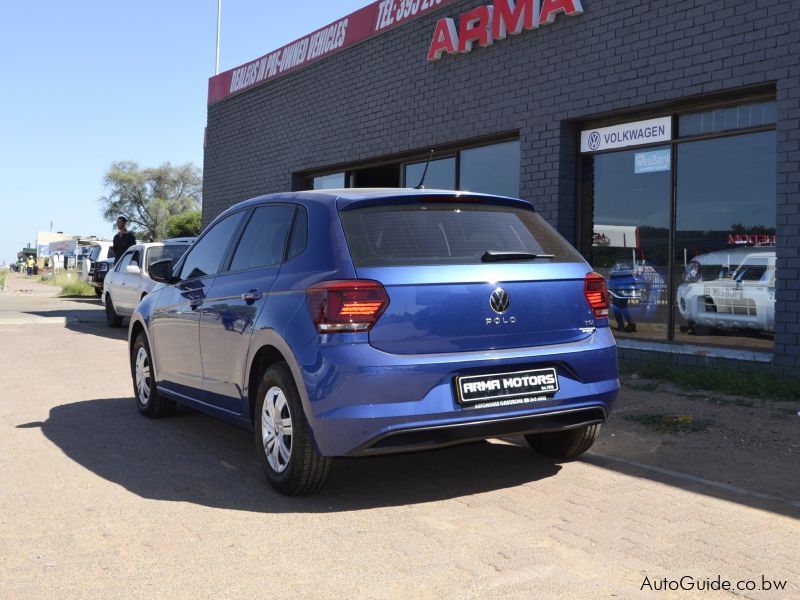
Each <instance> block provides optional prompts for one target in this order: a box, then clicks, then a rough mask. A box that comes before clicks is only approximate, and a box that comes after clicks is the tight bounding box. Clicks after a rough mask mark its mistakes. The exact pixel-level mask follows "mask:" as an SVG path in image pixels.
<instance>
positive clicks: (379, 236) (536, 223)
mask: <svg viewBox="0 0 800 600" xmlns="http://www.w3.org/2000/svg"><path fill="white" fill-rule="evenodd" d="M340 216H341V220H342V225H343V226H344V231H345V236H346V238H347V245H348V247H349V249H350V255H351V257H352V258H353V263H354V264H355V266H356V267H375V266H392V265H398V266H399V265H449V264H453V265H456V264H480V263H481V257H482V256H483V254H484V253H485V252H487V251H495V252H527V253H531V254H552V255H554V258H553V259H551V260H550V262H583V259H582V258H581V256H580V254H578V252H577V251H576V250H575V249H573V248H572V246H570V245H569V244H568V243H567V242H566V241H565V240H564V239H563V238H562V237H561V236H560V235H559V234H558V233H557V232H556V231H555V230H554V229H553V228H552V227H550V225H548V224H547V223H546V222H545V221H544V219H542V217H540V216H539V215H538V214H536V213H535V212H534V211H532V210H525V209H522V208H515V207H508V206H490V205H480V204H468V203H447V204H443V203H437V202H431V203H418V204H403V205H394V206H377V207H369V208H357V209H352V210H345V211H342V212H341V213H340Z"/></svg>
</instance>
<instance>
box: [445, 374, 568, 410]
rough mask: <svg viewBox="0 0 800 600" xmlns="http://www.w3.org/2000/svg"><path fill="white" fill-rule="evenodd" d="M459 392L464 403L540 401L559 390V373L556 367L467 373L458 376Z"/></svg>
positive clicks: (502, 403)
mask: <svg viewBox="0 0 800 600" xmlns="http://www.w3.org/2000/svg"><path fill="white" fill-rule="evenodd" d="M456 391H457V393H458V401H459V402H460V403H461V404H468V405H474V404H486V403H497V406H502V405H504V404H523V403H525V402H537V401H541V400H544V399H546V397H547V396H552V395H553V394H555V393H556V392H557V391H558V374H557V373H556V370H555V369H553V368H548V369H534V370H531V371H515V372H512V373H496V374H493V375H468V376H466V377H456Z"/></svg>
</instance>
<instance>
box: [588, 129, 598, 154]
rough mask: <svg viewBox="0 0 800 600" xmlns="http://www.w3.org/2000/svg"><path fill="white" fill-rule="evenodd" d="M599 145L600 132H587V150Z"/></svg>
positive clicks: (595, 148)
mask: <svg viewBox="0 0 800 600" xmlns="http://www.w3.org/2000/svg"><path fill="white" fill-rule="evenodd" d="M599 147H600V134H599V133H597V132H596V131H593V132H592V133H590V134H589V150H597V149H598V148H599Z"/></svg>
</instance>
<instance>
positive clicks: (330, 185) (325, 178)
mask: <svg viewBox="0 0 800 600" xmlns="http://www.w3.org/2000/svg"><path fill="white" fill-rule="evenodd" d="M343 187H344V173H331V174H330V175H320V176H319V177H314V189H315V190H338V189H342V188H343Z"/></svg>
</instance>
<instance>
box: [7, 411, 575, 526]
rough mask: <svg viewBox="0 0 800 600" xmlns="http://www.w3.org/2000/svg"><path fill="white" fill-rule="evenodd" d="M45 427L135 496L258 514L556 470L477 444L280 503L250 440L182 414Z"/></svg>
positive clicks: (346, 504) (364, 470) (497, 484)
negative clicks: (168, 416)
mask: <svg viewBox="0 0 800 600" xmlns="http://www.w3.org/2000/svg"><path fill="white" fill-rule="evenodd" d="M17 427H18V428H23V429H35V428H37V427H41V429H42V432H43V433H44V435H45V436H46V437H47V438H48V439H49V440H50V441H52V442H53V443H54V444H56V445H57V446H58V447H59V448H60V449H61V450H62V451H63V452H64V453H65V454H66V455H67V456H69V457H70V458H72V459H73V460H75V461H76V462H77V463H79V464H80V465H82V466H83V467H85V468H86V469H89V470H90V471H92V472H94V473H96V474H97V475H99V476H100V477H103V478H104V479H107V480H109V481H112V482H114V483H117V484H119V485H121V486H123V487H125V488H126V489H127V490H129V491H131V492H132V493H134V494H137V495H139V496H141V497H144V498H150V499H155V500H170V501H176V502H192V503H196V504H201V505H205V506H211V507H216V508H228V509H236V510H247V511H260V512H338V511H353V510H363V509H369V508H376V507H383V506H402V505H407V504H417V503H423V502H432V501H437V500H444V499H449V498H454V497H461V496H469V495H471V494H478V493H482V492H487V491H491V490H497V489H503V488H509V487H514V486H518V485H521V484H525V483H529V482H533V481H537V480H540V479H544V478H546V477H551V476H553V475H555V474H556V473H558V471H559V470H560V468H561V467H560V466H558V465H556V464H554V463H553V462H552V461H549V460H546V459H544V458H541V457H539V456H537V455H535V454H534V453H533V452H532V451H531V450H530V449H529V448H522V447H517V446H514V445H503V444H489V443H477V444H468V445H462V446H455V447H451V448H444V449H441V450H436V451H429V452H420V453H414V454H403V455H396V456H384V457H371V458H363V459H342V460H340V461H338V462H337V463H336V464H335V466H334V469H333V472H332V473H331V478H330V480H329V482H328V485H327V486H326V487H325V488H324V489H323V490H322V491H320V492H318V493H317V494H315V495H313V496H308V497H302V498H285V497H283V496H280V495H279V494H277V493H276V492H274V491H273V490H272V489H271V488H270V487H269V486H268V484H267V483H266V481H265V479H264V477H263V475H262V473H261V470H260V467H259V465H258V464H257V462H256V457H255V452H254V449H253V446H254V443H255V442H254V441H253V436H252V434H251V433H250V432H247V431H244V430H241V429H238V428H236V427H233V426H231V425H227V424H225V423H223V422H221V421H218V420H216V419H212V418H210V417H207V416H205V415H202V414H200V413H196V412H194V411H190V410H188V409H185V408H180V409H179V411H178V414H176V416H175V417H173V418H171V419H161V420H150V419H145V418H143V417H140V416H139V414H138V412H137V410H136V406H135V404H134V401H133V399H131V398H114V399H105V400H91V401H85V402H77V403H74V404H66V405H63V406H58V407H55V408H53V409H52V410H51V411H50V416H49V418H48V419H47V421H45V422H44V423H38V422H36V423H23V424H20V425H18V426H17Z"/></svg>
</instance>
